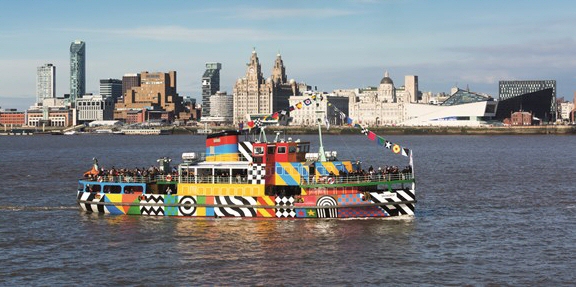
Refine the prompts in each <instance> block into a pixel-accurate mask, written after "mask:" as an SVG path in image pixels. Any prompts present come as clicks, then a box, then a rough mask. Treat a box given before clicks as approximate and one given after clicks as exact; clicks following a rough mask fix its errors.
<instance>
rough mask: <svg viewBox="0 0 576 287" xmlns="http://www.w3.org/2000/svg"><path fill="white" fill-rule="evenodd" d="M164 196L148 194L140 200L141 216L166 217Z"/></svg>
mask: <svg viewBox="0 0 576 287" xmlns="http://www.w3.org/2000/svg"><path fill="white" fill-rule="evenodd" d="M163 205H164V196H163V195H155V194H146V195H144V197H143V198H142V199H141V200H140V214H143V215H164V206H163Z"/></svg>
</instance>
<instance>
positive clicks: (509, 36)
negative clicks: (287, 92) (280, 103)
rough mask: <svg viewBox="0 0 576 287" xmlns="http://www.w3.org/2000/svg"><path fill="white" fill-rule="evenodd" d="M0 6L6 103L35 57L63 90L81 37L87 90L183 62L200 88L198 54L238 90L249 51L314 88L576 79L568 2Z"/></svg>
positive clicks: (574, 13)
mask: <svg viewBox="0 0 576 287" xmlns="http://www.w3.org/2000/svg"><path fill="white" fill-rule="evenodd" d="M0 3H2V9H1V10H0V43H1V44H0V66H1V67H2V69H0V107H2V108H3V109H7V108H17V109H19V110H23V109H26V108H28V107H29V106H31V105H33V103H34V101H35V98H36V96H35V95H36V69H37V67H39V66H42V65H43V64H46V63H52V64H54V65H55V66H56V78H57V80H56V95H57V96H59V97H61V96H62V95H64V94H67V93H69V92H70V83H69V76H70V44H71V43H72V42H73V41H74V40H82V41H84V42H85V43H86V67H87V68H86V92H88V93H94V94H98V93H99V91H98V90H99V80H100V79H107V78H116V79H121V78H122V76H123V75H124V74H127V73H138V72H142V71H149V72H168V71H176V72H177V89H178V93H179V94H180V95H181V96H190V97H194V98H197V99H200V94H201V78H202V74H203V72H204V70H205V63H206V62H219V63H222V70H221V71H220V77H221V79H220V89H221V90H222V91H226V92H228V94H232V88H233V85H234V83H235V82H236V80H237V79H238V78H242V77H244V75H245V74H246V64H247V63H248V62H249V60H250V56H251V53H252V51H253V50H254V49H255V51H256V52H257V54H258V57H259V59H260V64H261V67H262V71H263V74H264V77H269V76H270V74H271V72H272V67H273V64H274V60H275V58H276V55H277V54H278V53H280V54H281V56H282V59H283V61H284V65H285V67H286V74H287V77H288V79H294V80H296V81H297V82H305V83H307V84H308V85H311V86H312V87H317V89H318V90H319V91H326V92H331V91H332V90H334V89H352V88H362V87H368V86H377V85H378V84H379V83H380V80H381V79H382V77H383V76H384V73H385V72H386V71H388V73H389V74H390V77H391V78H392V80H393V81H394V84H395V86H396V87H399V86H402V85H403V84H404V76H405V75H417V76H418V80H419V89H420V90H421V91H422V92H433V93H440V92H445V93H448V92H449V91H450V89H451V88H452V87H454V86H457V87H459V88H462V89H467V88H468V89H470V91H473V92H478V93H486V94H489V95H492V96H493V97H495V98H497V97H498V81H500V80H556V81H557V96H558V97H564V98H565V99H566V100H569V101H572V100H573V98H574V92H575V91H576V73H575V72H576V53H575V52H576V39H575V37H576V32H574V31H575V28H574V27H576V1H572V0H565V1H561V0H549V1H534V0H523V1H520V0H518V1H511V0H509V1H501V0H483V1H461V0H382V1H377V0H342V1H335V0H328V1H324V0H320V1H309V0H290V1H269V0H266V1H177V0H163V1H149V0H138V1H132V0H126V1H116V0H113V1H108V0H99V1H87V0H80V1H71V0H70V1H61V0H52V1H28V0H19V1H7V0H3V1H1V2H0Z"/></svg>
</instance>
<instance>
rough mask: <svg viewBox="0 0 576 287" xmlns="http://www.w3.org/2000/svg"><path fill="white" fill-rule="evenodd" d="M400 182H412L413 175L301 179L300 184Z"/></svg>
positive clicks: (391, 174)
mask: <svg viewBox="0 0 576 287" xmlns="http://www.w3.org/2000/svg"><path fill="white" fill-rule="evenodd" d="M401 180H414V174H413V173H387V174H369V175H328V176H315V175H312V176H309V177H301V180H300V184H302V185H310V184H355V183H370V182H390V181H401Z"/></svg>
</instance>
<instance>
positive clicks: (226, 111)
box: [201, 92, 234, 124]
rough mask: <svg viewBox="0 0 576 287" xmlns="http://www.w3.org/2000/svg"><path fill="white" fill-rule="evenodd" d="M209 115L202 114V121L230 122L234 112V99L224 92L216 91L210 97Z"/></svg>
mask: <svg viewBox="0 0 576 287" xmlns="http://www.w3.org/2000/svg"><path fill="white" fill-rule="evenodd" d="M210 107H211V108H210V116H207V117H205V116H202V119H201V121H202V122H203V123H214V124H231V123H232V115H233V114H234V99H233V98H232V95H228V94H227V93H226V92H217V93H216V94H215V95H212V96H211V97H210Z"/></svg>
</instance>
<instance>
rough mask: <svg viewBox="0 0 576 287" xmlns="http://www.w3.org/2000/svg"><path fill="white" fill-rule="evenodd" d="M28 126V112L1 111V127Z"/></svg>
mask: <svg viewBox="0 0 576 287" xmlns="http://www.w3.org/2000/svg"><path fill="white" fill-rule="evenodd" d="M24 124H26V112H22V111H17V110H16V109H7V110H4V111H3V110H0V125H2V126H4V129H6V128H8V127H21V126H23V125H24Z"/></svg>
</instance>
